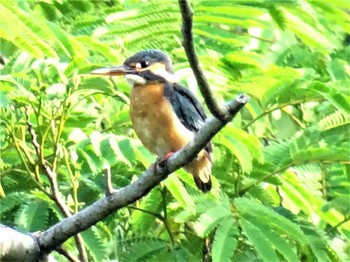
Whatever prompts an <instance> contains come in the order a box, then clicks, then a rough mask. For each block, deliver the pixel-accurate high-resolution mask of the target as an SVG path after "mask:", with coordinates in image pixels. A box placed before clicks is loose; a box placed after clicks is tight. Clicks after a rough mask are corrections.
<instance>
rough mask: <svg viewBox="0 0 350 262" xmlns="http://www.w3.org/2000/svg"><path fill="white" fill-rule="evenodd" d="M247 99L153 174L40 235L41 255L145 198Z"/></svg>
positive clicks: (232, 106)
mask: <svg viewBox="0 0 350 262" xmlns="http://www.w3.org/2000/svg"><path fill="white" fill-rule="evenodd" d="M248 99H249V98H248V97H247V96H245V95H239V96H238V97H237V98H236V99H235V100H233V101H231V102H230V103H228V104H227V105H226V107H225V110H226V111H227V112H229V114H228V117H227V118H226V121H225V122H223V121H221V120H219V119H217V118H211V119H208V120H207V121H206V122H205V124H204V125H203V127H202V128H201V129H200V130H199V131H198V133H197V134H196V136H195V137H194V138H193V139H192V140H191V141H190V142H189V144H188V145H186V146H185V147H184V148H183V149H181V150H180V151H178V152H176V153H174V154H173V155H172V156H171V157H170V158H169V159H168V160H167V161H166V162H165V163H160V164H158V165H157V167H156V172H154V171H153V168H152V167H150V168H148V169H147V170H146V171H145V172H144V173H143V174H142V175H141V176H140V177H139V179H138V180H137V181H135V182H134V183H132V184H130V185H128V186H126V187H124V188H121V189H119V190H118V191H116V192H114V193H112V194H110V195H108V196H107V197H105V198H102V199H100V200H98V201H96V202H95V203H93V204H92V205H90V206H88V207H86V208H85V209H83V210H81V211H80V212H79V213H77V214H74V215H72V216H71V217H68V218H65V219H64V220H62V221H61V222H59V223H58V224H56V225H54V226H52V227H51V228H49V229H48V230H46V231H44V232H42V233H41V234H40V235H39V236H38V244H39V247H40V251H41V252H42V253H43V254H45V253H46V254H47V253H50V252H51V251H52V250H54V249H55V248H56V247H57V246H60V245H61V244H62V243H63V242H65V241H66V240H67V239H68V238H70V237H71V236H73V235H75V234H77V233H79V232H81V231H84V230H86V229H88V228H89V227H91V226H92V225H94V224H96V223H97V222H98V221H100V220H102V219H104V218H105V217H107V216H108V215H110V214H112V213H113V212H115V211H116V210H118V209H120V208H122V207H125V206H127V205H129V204H131V203H133V202H135V201H136V200H138V199H140V198H141V197H143V196H145V195H146V194H147V193H148V192H149V191H150V190H151V189H153V188H154V187H155V186H156V185H158V184H159V183H160V182H161V181H162V180H164V179H165V178H166V177H167V176H168V175H169V174H170V173H172V172H174V171H175V170H177V169H179V168H180V167H182V166H184V165H185V164H187V163H188V162H189V161H191V159H193V158H194V157H195V156H196V155H197V154H198V153H199V151H200V150H202V148H204V147H205V145H206V144H207V143H208V142H209V141H210V140H211V139H212V138H213V137H214V135H215V134H216V133H218V132H219V131H220V130H221V129H222V128H223V127H224V126H225V124H226V123H227V122H228V121H230V120H231V119H232V118H233V117H234V116H235V115H236V114H237V113H238V112H239V110H240V109H241V108H242V107H243V106H244V105H245V104H246V103H247V101H248Z"/></svg>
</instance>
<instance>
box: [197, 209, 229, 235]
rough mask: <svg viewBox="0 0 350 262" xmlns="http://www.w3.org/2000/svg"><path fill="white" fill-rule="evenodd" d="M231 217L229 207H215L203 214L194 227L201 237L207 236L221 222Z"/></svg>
mask: <svg viewBox="0 0 350 262" xmlns="http://www.w3.org/2000/svg"><path fill="white" fill-rule="evenodd" d="M230 216H231V212H230V210H229V209H228V208H227V207H223V206H217V207H213V208H210V209H208V210H207V211H205V212H204V213H203V214H201V215H200V217H199V218H198V220H197V221H196V222H195V224H194V226H193V227H194V229H195V231H196V232H197V234H198V235H199V236H207V235H208V234H209V233H210V231H211V230H212V229H213V228H214V227H215V226H217V225H218V224H219V223H220V221H221V220H223V219H224V218H226V217H230Z"/></svg>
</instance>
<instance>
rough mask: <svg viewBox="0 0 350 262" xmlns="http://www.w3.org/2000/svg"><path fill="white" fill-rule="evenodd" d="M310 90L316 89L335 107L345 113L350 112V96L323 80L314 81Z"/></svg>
mask: <svg viewBox="0 0 350 262" xmlns="http://www.w3.org/2000/svg"><path fill="white" fill-rule="evenodd" d="M308 89H309V90H314V91H315V92H317V93H318V94H320V95H322V96H323V97H324V98H325V99H326V100H328V101H329V102H330V103H331V104H332V105H333V106H334V107H335V108H337V109H339V110H341V111H342V112H343V113H345V114H347V115H349V114H350V96H349V95H346V94H343V93H339V92H337V91H336V90H334V88H333V89H331V88H330V87H328V86H326V85H325V84H323V83H321V82H316V81H315V82H314V83H313V84H312V85H311V86H309V87H308Z"/></svg>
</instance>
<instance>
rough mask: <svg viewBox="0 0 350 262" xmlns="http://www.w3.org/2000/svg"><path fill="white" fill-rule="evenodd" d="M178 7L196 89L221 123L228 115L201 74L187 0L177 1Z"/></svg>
mask: <svg viewBox="0 0 350 262" xmlns="http://www.w3.org/2000/svg"><path fill="white" fill-rule="evenodd" d="M179 6H180V9H181V15H182V29H181V32H182V37H183V41H182V46H183V47H184V49H185V52H186V56H187V59H188V61H189V63H190V66H191V68H192V71H193V73H194V75H195V77H196V80H197V84H198V87H199V89H200V91H201V93H202V95H203V97H204V101H205V103H206V104H207V106H208V108H209V110H210V112H211V113H212V114H213V116H215V117H216V118H218V119H220V120H221V121H224V122H225V121H227V118H228V114H227V113H226V112H225V110H224V109H223V108H220V106H219V105H218V103H217V101H216V100H215V98H214V95H213V92H212V91H211V89H210V87H209V84H208V81H207V79H206V77H205V75H204V73H203V70H202V68H201V66H200V63H199V60H198V57H197V54H196V51H195V48H194V44H193V35H192V16H193V12H192V10H191V6H190V3H189V1H188V0H179Z"/></svg>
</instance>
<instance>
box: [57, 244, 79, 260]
mask: <svg viewBox="0 0 350 262" xmlns="http://www.w3.org/2000/svg"><path fill="white" fill-rule="evenodd" d="M56 251H57V253H59V254H61V255H62V256H64V257H65V258H67V259H68V261H70V262H79V259H78V258H76V257H75V256H73V255H72V254H71V253H69V252H68V251H67V250H65V249H63V247H61V246H58V247H57V248H56Z"/></svg>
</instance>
